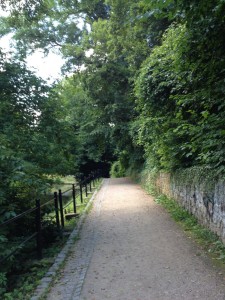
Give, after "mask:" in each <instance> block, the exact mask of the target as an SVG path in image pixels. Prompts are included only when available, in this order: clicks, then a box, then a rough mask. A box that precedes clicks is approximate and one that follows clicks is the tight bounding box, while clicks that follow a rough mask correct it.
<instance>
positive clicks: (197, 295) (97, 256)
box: [47, 178, 225, 300]
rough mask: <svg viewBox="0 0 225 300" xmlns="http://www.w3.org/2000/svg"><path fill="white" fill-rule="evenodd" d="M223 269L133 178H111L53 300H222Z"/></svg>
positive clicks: (50, 299)
mask: <svg viewBox="0 0 225 300" xmlns="http://www.w3.org/2000/svg"><path fill="white" fill-rule="evenodd" d="M224 283H225V281H224V277H223V275H222V273H220V271H219V270H217V269H216V268H215V267H214V266H213V265H212V263H211V261H210V260H209V259H208V258H207V257H205V256H204V254H203V253H201V251H200V250H199V249H198V248H197V246H196V245H194V244H193V243H192V241H190V240H189V239H188V238H187V236H186V235H185V234H184V233H183V232H182V231H181V229H180V228H179V227H178V225H177V224H175V223H174V222H173V221H172V220H171V219H170V217H169V216H168V214H167V213H166V212H165V211H164V209H163V208H161V207H160V206H159V205H157V204H155V203H154V201H153V199H152V198H151V197H150V196H148V195H147V194H146V193H145V192H144V191H143V190H142V189H141V188H140V187H139V186H138V185H136V184H134V183H132V182H131V181H129V179H126V178H124V179H107V180H105V182H104V185H103V187H102V189H101V190H100V192H99V193H98V195H97V197H96V200H95V202H94V207H93V209H92V210H91V212H90V213H89V215H88V217H87V219H86V221H85V223H84V225H83V228H82V230H81V235H80V240H79V241H77V242H76V243H75V245H74V247H73V249H72V251H71V255H70V256H69V257H68V259H67V262H66V264H65V268H64V269H63V270H62V271H61V274H59V277H58V280H57V281H56V282H55V284H54V286H53V287H52V289H51V291H50V293H49V295H48V297H47V299H48V300H53V299H54V300H57V299H58V300H61V299H65V300H70V299H72V300H78V299H79V300H106V299H111V300H164V299H168V300H181V299H184V300H193V299H202V300H207V299H208V300H222V299H225V284H224Z"/></svg>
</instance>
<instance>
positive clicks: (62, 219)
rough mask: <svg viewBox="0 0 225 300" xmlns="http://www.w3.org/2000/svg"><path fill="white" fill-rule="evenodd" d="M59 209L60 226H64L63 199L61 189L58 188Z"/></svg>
mask: <svg viewBox="0 0 225 300" xmlns="http://www.w3.org/2000/svg"><path fill="white" fill-rule="evenodd" d="M59 209H60V217H61V226H62V227H63V228H64V216H63V200H62V191H61V189H60V190H59Z"/></svg>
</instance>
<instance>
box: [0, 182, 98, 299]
mask: <svg viewBox="0 0 225 300" xmlns="http://www.w3.org/2000/svg"><path fill="white" fill-rule="evenodd" d="M101 182H102V181H101V180H100V181H99V182H98V183H96V185H95V190H96V189H97V190H98V189H99V187H100V186H101ZM93 192H94V191H93ZM92 195H93V193H88V196H87V197H86V196H85V193H84V194H83V203H81V202H80V200H79V201H78V203H77V204H78V207H77V213H79V214H80V215H81V214H82V213H83V211H84V210H85V207H86V205H87V203H88V202H89V200H90V198H91V197H92ZM88 210H90V208H89V209H88ZM67 211H68V212H72V211H73V204H72V203H71V204H70V205H69V206H68V207H67ZM78 220H79V218H72V219H70V220H66V219H65V227H64V230H63V231H64V233H68V234H69V233H70V232H72V230H73V229H74V228H75V227H76V225H77V222H78ZM68 234H67V236H64V235H63V234H62V235H61V237H57V238H56V239H55V240H54V241H52V243H51V244H49V245H48V247H47V248H44V249H43V259H41V260H38V259H36V258H35V255H36V254H35V253H34V254H33V255H32V258H30V259H27V260H26V261H21V262H20V265H18V270H17V272H16V273H15V270H14V274H11V275H10V276H9V282H8V288H7V292H1V291H0V292H1V293H0V298H1V299H2V300H14V299H17V300H29V299H30V298H31V295H32V293H33V292H34V290H35V288H36V287H37V286H38V284H39V281H40V280H41V279H42V278H43V277H44V275H45V273H46V272H47V270H48V269H49V268H50V267H51V265H52V264H53V263H54V261H55V257H56V256H57V255H58V253H59V252H60V251H61V249H62V248H63V246H64V245H65V242H66V241H67V239H68ZM76 239H77V237H76V238H75V239H74V241H75V240H76ZM0 286H1V277H0Z"/></svg>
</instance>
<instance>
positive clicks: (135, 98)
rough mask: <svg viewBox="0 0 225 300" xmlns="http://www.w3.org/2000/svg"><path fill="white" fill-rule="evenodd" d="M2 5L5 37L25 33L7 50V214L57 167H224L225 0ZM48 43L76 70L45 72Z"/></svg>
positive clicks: (23, 204) (0, 192)
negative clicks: (33, 58) (41, 73)
mask: <svg viewBox="0 0 225 300" xmlns="http://www.w3.org/2000/svg"><path fill="white" fill-rule="evenodd" d="M0 5H1V8H2V10H3V11H4V10H5V11H10V14H9V16H8V17H1V18H0V37H3V36H4V35H6V34H8V33H12V34H13V38H14V40H15V49H14V52H13V53H12V54H9V53H4V50H3V49H0V57H1V60H0V99H1V104H0V122H1V126H0V139H1V145H0V222H3V221H6V220H7V219H9V218H10V217H12V216H15V215H16V214H18V213H20V212H21V211H23V210H25V209H28V208H29V207H31V203H30V199H35V198H36V197H37V195H39V194H40V193H43V191H46V190H48V189H49V188H50V187H51V184H52V183H53V182H54V176H55V175H68V174H70V175H75V176H77V177H80V176H84V175H86V174H89V173H90V172H91V171H93V170H95V169H97V168H102V169H105V170H106V173H107V172H109V168H110V166H111V164H113V166H112V172H113V173H114V174H116V175H118V176H120V175H121V176H122V175H124V174H125V172H130V173H131V172H132V170H137V169H141V168H142V167H143V165H144V164H145V165H147V166H148V167H149V168H156V169H158V170H164V171H169V172H174V171H175V170H177V169H186V168H191V167H195V168H196V167H198V168H200V169H201V170H202V169H203V170H204V169H207V170H208V171H207V172H212V174H213V176H220V177H222V176H224V173H225V155H224V154H225V139H224V137H225V122H224V117H225V101H224V94H225V88H224V79H225V53H224V47H225V14H224V12H225V2H224V1H223V0H214V1H212V0H198V1H196V0H165V1H160V0H152V1H148V0H139V1H135V0H105V1H104V0H101V1H99V0H80V1H78V0H74V1H73V0H72V1H67V0H65V1H62V0H42V1H33V0H27V1H25V2H24V1H14V0H10V1H4V0H2V1H0ZM81 26H82V28H81ZM36 49H43V50H44V51H45V53H48V52H49V51H50V49H55V51H58V52H60V53H61V55H62V56H63V57H64V59H65V61H66V62H65V65H64V67H63V71H64V73H65V74H68V73H69V74H73V75H71V76H65V78H64V79H63V80H61V81H59V82H56V83H54V84H51V85H49V84H48V83H47V82H45V81H44V80H42V79H41V78H38V77H37V76H36V75H35V74H34V73H32V72H31V71H29V70H28V69H27V66H26V63H25V60H26V57H27V56H28V55H29V54H30V53H32V52H34V51H35V50H36ZM32 204H33V203H32ZM5 239H7V232H5V231H4V232H1V231H0V241H2V242H3V241H5ZM2 245H3V244H2ZM0 250H1V251H3V249H2V248H1V244H0ZM3 252H4V251H3ZM2 276H3V275H2ZM2 278H3V277H2ZM0 282H1V278H0ZM2 282H4V280H3V279H2ZM0 284H1V283H0ZM0 294H1V292H0Z"/></svg>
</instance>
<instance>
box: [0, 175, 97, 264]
mask: <svg viewBox="0 0 225 300" xmlns="http://www.w3.org/2000/svg"><path fill="white" fill-rule="evenodd" d="M100 177H101V172H100V171H99V170H98V171H96V172H93V173H92V174H90V175H89V176H88V177H86V178H84V179H83V180H82V181H81V182H79V183H73V184H71V183H70V184H69V183H67V184H66V185H71V188H68V189H67V190H66V191H63V192H62V190H61V189H59V190H58V191H56V192H54V196H53V198H52V199H50V200H48V201H47V202H45V203H43V204H41V203H40V200H39V199H37V200H35V206H34V207H32V208H30V209H28V210H26V211H24V212H22V213H21V214H19V215H17V216H15V217H13V218H11V219H9V220H7V221H5V222H3V223H1V224H0V229H1V228H3V227H5V226H7V225H9V224H12V223H15V222H16V221H17V220H19V219H21V218H22V217H28V216H30V215H31V213H33V212H35V217H34V222H35V225H36V226H35V227H36V231H35V232H33V233H32V234H31V235H30V236H27V237H25V239H24V240H23V241H22V242H21V243H20V244H19V245H17V246H16V247H15V248H14V249H13V250H12V251H11V252H10V253H8V254H7V255H6V256H5V257H3V258H1V259H0V264H1V263H3V262H4V261H6V260H7V259H8V258H10V257H11V256H12V255H14V254H15V253H16V252H18V251H19V250H20V249H21V248H23V247H24V246H25V245H26V244H27V243H28V242H29V241H30V240H32V239H34V238H35V237H36V250H37V257H38V258H39V259H40V258H42V250H43V246H42V230H43V228H46V227H43V221H44V217H45V213H44V207H46V206H47V205H50V204H52V206H53V207H54V210H53V212H54V214H55V220H56V227H57V231H58V234H59V235H60V236H61V235H62V230H63V229H64V226H65V217H66V216H67V213H66V210H65V209H66V208H67V207H69V206H70V205H71V204H72V203H73V214H70V217H73V216H78V214H77V207H79V206H80V205H77V199H78V198H79V199H80V203H81V205H84V197H83V194H85V196H86V197H87V196H88V189H89V192H91V191H92V188H94V187H95V184H96V180H99V178H100ZM70 193H71V196H72V198H71V200H67V201H66V203H65V201H64V200H63V196H67V195H70ZM71 196H70V197H71Z"/></svg>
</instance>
